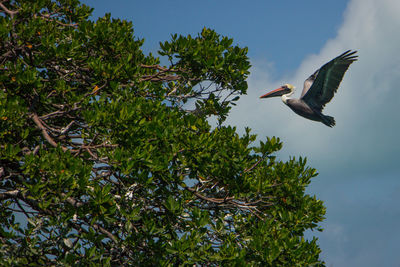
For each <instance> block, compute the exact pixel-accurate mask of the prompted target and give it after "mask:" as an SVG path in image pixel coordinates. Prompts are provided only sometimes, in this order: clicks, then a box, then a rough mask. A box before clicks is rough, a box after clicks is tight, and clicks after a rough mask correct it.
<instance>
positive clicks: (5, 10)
mask: <svg viewBox="0 0 400 267" xmlns="http://www.w3.org/2000/svg"><path fill="white" fill-rule="evenodd" d="M0 8H1V9H3V10H4V12H5V13H7V14H8V15H10V17H11V18H13V17H14V15H15V14H17V13H18V11H12V10H9V9H8V8H7V7H6V6H5V5H3V3H1V2H0Z"/></svg>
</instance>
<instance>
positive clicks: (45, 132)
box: [32, 113, 68, 151]
mask: <svg viewBox="0 0 400 267" xmlns="http://www.w3.org/2000/svg"><path fill="white" fill-rule="evenodd" d="M32 120H33V121H34V122H35V124H36V125H37V126H38V127H39V129H40V130H42V134H43V136H44V138H45V139H46V140H47V141H48V142H49V143H50V145H52V146H53V147H57V146H58V144H57V143H56V142H55V141H54V140H53V139H52V138H51V137H50V135H49V133H48V132H47V130H46V127H44V126H43V124H42V122H41V120H40V119H39V117H38V115H37V114H36V113H33V114H32ZM61 148H62V150H63V151H67V150H68V148H66V147H63V146H61Z"/></svg>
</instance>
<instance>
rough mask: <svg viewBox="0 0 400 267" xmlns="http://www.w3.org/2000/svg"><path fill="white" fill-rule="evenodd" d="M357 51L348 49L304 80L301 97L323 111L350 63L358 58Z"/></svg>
mask: <svg viewBox="0 0 400 267" xmlns="http://www.w3.org/2000/svg"><path fill="white" fill-rule="evenodd" d="M355 53H357V51H351V50H348V51H346V52H344V53H343V54H341V55H340V56H338V57H336V58H334V59H332V60H331V61H329V62H328V63H326V64H325V65H323V66H322V67H321V68H320V69H319V70H317V71H316V72H315V73H314V74H312V75H311V76H310V77H308V79H307V80H306V81H305V82H304V89H303V92H302V94H301V99H302V100H303V101H305V102H306V103H307V104H308V105H310V106H311V107H312V108H314V109H316V110H318V111H322V109H323V108H324V106H325V104H326V103H328V102H329V101H331V99H332V97H333V95H334V94H335V93H336V91H337V89H338V87H339V84H340V82H341V81H342V79H343V76H344V74H345V72H346V71H347V69H348V68H349V66H350V64H351V63H353V62H354V61H356V60H357V57H358V56H357V55H354V54H355Z"/></svg>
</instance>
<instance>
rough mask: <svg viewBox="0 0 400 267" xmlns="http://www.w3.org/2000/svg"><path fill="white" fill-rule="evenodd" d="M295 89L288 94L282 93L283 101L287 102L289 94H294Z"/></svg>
mask: <svg viewBox="0 0 400 267" xmlns="http://www.w3.org/2000/svg"><path fill="white" fill-rule="evenodd" d="M293 93H294V91H291V92H290V93H288V94H286V95H282V97H281V98H282V101H283V103H285V104H287V100H288V99H289V96H291V95H293Z"/></svg>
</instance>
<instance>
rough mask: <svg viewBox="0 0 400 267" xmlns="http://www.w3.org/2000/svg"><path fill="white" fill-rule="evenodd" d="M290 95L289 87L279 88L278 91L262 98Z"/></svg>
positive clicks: (273, 91)
mask: <svg viewBox="0 0 400 267" xmlns="http://www.w3.org/2000/svg"><path fill="white" fill-rule="evenodd" d="M287 93H290V89H289V88H287V87H279V88H278V89H275V90H272V91H271V92H269V93H266V94H265V95H262V96H260V98H268V97H274V96H281V95H284V94H287Z"/></svg>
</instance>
